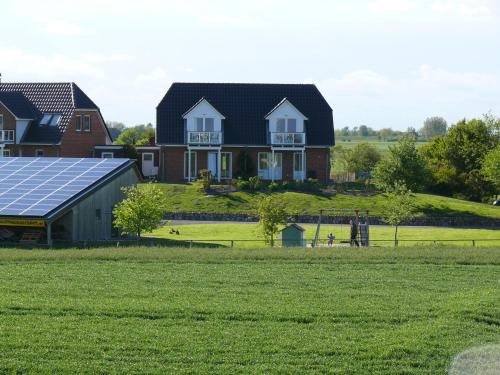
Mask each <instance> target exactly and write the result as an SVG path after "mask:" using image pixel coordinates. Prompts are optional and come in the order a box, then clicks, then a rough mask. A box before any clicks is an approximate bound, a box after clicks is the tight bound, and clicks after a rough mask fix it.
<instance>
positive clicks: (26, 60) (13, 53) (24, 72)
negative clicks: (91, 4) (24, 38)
mask: <svg viewBox="0 0 500 375" xmlns="http://www.w3.org/2000/svg"><path fill="white" fill-rule="evenodd" d="M0 66H1V67H2V73H4V77H5V78H6V79H7V80H8V79H9V78H8V77H9V75H10V76H17V77H20V78H21V79H20V80H21V81H27V80H30V79H31V80H36V81H40V80H44V79H49V80H57V81H61V80H73V79H75V78H78V77H80V76H85V77H90V78H95V79H104V78H106V74H105V73H104V71H103V70H102V69H100V68H99V67H97V66H96V65H94V64H92V63H89V62H86V61H84V60H82V59H81V58H79V57H71V56H68V55H64V54H60V53H56V54H52V55H49V56H44V55H38V54H31V53H26V52H24V51H22V50H20V49H16V48H8V47H2V46H0Z"/></svg>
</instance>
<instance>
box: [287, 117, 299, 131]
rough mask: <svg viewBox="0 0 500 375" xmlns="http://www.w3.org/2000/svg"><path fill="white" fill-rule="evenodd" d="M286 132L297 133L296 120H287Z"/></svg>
mask: <svg viewBox="0 0 500 375" xmlns="http://www.w3.org/2000/svg"><path fill="white" fill-rule="evenodd" d="M287 132H288V133H296V132H297V120H296V119H294V118H289V119H288V122H287Z"/></svg>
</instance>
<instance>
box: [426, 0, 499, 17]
mask: <svg viewBox="0 0 500 375" xmlns="http://www.w3.org/2000/svg"><path fill="white" fill-rule="evenodd" d="M431 9H432V10H433V11H435V12H438V13H442V14H445V15H457V16H461V17H467V18H490V17H491V16H492V15H493V12H492V10H491V9H490V8H489V6H488V5H487V4H486V3H484V2H482V1H468V0H454V1H450V0H446V1H436V2H434V3H432V4H431Z"/></svg>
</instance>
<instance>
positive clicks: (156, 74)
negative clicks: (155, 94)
mask: <svg viewBox="0 0 500 375" xmlns="http://www.w3.org/2000/svg"><path fill="white" fill-rule="evenodd" d="M168 81H169V77H168V75H167V72H166V71H165V70H164V69H162V68H160V67H157V68H155V69H153V70H151V71H150V72H147V73H140V74H138V75H137V76H136V77H135V79H134V83H135V84H136V85H146V84H150V83H160V84H162V85H163V84H164V83H165V82H168Z"/></svg>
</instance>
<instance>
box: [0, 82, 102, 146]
mask: <svg viewBox="0 0 500 375" xmlns="http://www.w3.org/2000/svg"><path fill="white" fill-rule="evenodd" d="M0 93H16V95H22V96H24V97H25V98H26V99H27V102H28V103H31V105H32V106H33V107H34V108H35V111H36V113H37V117H36V118H35V120H34V121H32V122H31V124H30V127H29V129H28V130H27V131H26V133H25V135H24V138H23V139H22V142H23V143H24V142H26V143H53V144H56V143H59V142H60V140H61V137H62V135H63V134H64V132H65V131H66V128H67V126H68V124H69V122H70V119H71V116H72V115H73V112H74V110H75V109H94V110H99V107H97V105H96V104H95V103H94V102H93V101H92V100H91V99H90V98H89V97H88V96H87V95H86V94H85V93H84V92H83V91H82V90H81V89H80V88H79V87H78V86H77V85H76V84H75V83H72V82H66V83H52V82H50V83H47V82H43V83H0ZM9 109H10V108H9ZM10 110H11V111H12V109H10ZM22 111H28V108H27V106H26V107H24V108H23V109H22ZM44 113H60V114H61V119H60V120H59V123H58V125H57V126H39V125H38V124H39V122H40V120H41V117H42V116H43V114H44ZM17 117H19V116H17Z"/></svg>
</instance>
